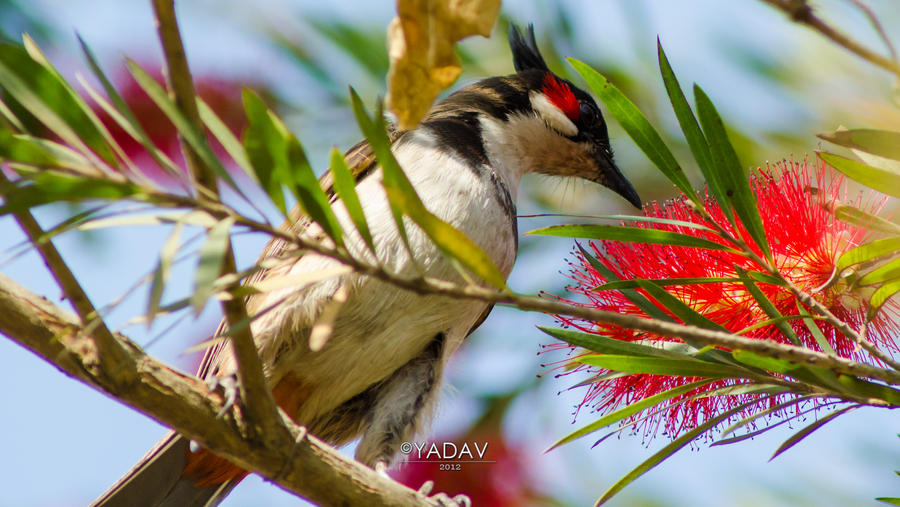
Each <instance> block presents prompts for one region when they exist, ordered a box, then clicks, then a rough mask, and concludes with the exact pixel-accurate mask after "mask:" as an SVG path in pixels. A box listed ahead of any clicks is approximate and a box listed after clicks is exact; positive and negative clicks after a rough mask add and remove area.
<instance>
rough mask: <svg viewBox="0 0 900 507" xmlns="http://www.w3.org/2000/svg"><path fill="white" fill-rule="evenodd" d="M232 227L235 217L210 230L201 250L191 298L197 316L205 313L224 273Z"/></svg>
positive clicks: (222, 221) (220, 222)
mask: <svg viewBox="0 0 900 507" xmlns="http://www.w3.org/2000/svg"><path fill="white" fill-rule="evenodd" d="M232 225H234V218H233V217H228V218H226V219H224V220H221V221H219V223H217V224H216V225H214V226H213V227H212V228H211V229H210V230H209V234H207V236H206V242H205V243H203V246H202V247H201V248H200V261H199V263H198V264H197V272H196V273H195V275H194V293H193V294H191V297H190V301H191V307H192V308H193V309H194V314H195V315H200V312H202V311H203V307H205V306H206V300H207V299H208V298H209V296H210V295H212V293H213V286H214V285H215V282H216V279H218V277H219V275H220V274H221V273H222V265H223V263H224V262H225V254H226V253H227V252H228V245H229V244H230V239H231V236H230V231H231V226H232Z"/></svg>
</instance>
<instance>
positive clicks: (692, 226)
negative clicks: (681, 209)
mask: <svg viewBox="0 0 900 507" xmlns="http://www.w3.org/2000/svg"><path fill="white" fill-rule="evenodd" d="M538 217H562V218H595V219H597V220H619V221H622V222H629V223H630V222H647V223H652V224H665V225H676V226H678V227H687V228H690V229H697V230H701V231H706V232H715V231H713V230H712V229H710V228H709V227H707V226H705V225H703V224H698V223H695V222H690V221H687V220H675V219H672V218H659V217H643V216H637V215H571V214H567V213H537V214H533V215H519V218H538Z"/></svg>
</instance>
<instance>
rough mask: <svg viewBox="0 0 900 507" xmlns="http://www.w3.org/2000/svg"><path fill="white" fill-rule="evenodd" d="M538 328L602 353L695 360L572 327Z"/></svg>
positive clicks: (563, 339)
mask: <svg viewBox="0 0 900 507" xmlns="http://www.w3.org/2000/svg"><path fill="white" fill-rule="evenodd" d="M538 329H540V330H541V331H543V332H545V333H547V334H548V335H550V336H552V337H554V338H556V339H558V340H562V341H564V342H566V343H571V344H572V345H577V346H579V347H582V348H584V349H587V350H591V351H594V352H599V353H601V354H613V355H623V356H644V357H665V358H670V359H685V360H689V361H690V360H693V358H692V357H691V356H689V355H685V354H680V353H676V352H671V351H669V350H666V349H664V348H662V347H653V346H649V345H641V344H639V343H635V342H626V341H622V340H616V339H614V338H608V337H606V336H602V335H596V334H591V333H584V332H581V331H575V330H572V329H558V328H551V327H543V326H538Z"/></svg>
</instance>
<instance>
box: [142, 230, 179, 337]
mask: <svg viewBox="0 0 900 507" xmlns="http://www.w3.org/2000/svg"><path fill="white" fill-rule="evenodd" d="M183 228H184V224H183V223H181V222H179V223H176V224H175V227H174V228H173V229H172V234H170V235H169V238H168V239H166V242H165V243H163V247H162V249H161V250H160V252H159V261H158V262H157V263H156V269H154V270H153V280H152V281H151V282H150V297H149V298H148V299H147V314H146V318H147V329H150V327H151V326H153V320H154V318H155V317H156V314H158V313H159V305H160V302H161V301H162V296H163V291H164V290H165V287H166V281H167V280H168V278H169V272H170V271H171V268H172V262H173V260H174V259H175V255H177V254H178V247H179V245H180V243H181V231H182V229H183Z"/></svg>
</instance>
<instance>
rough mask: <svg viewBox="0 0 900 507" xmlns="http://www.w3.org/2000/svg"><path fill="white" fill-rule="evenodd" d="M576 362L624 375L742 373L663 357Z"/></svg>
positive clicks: (605, 357) (600, 357) (604, 356)
mask: <svg viewBox="0 0 900 507" xmlns="http://www.w3.org/2000/svg"><path fill="white" fill-rule="evenodd" d="M577 361H578V362H580V363H583V364H589V365H591V366H597V367H598V368H606V369H607V370H612V371H619V372H624V373H642V374H648V375H674V376H679V377H707V378H710V377H713V378H728V377H735V378H741V377H742V376H743V374H744V372H743V371H742V370H740V369H738V368H734V367H731V366H728V365H724V364H718V363H712V362H709V361H700V360H698V359H673V358H665V357H636V356H623V355H612V354H602V355H588V356H583V357H580V358H578V359H577Z"/></svg>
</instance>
